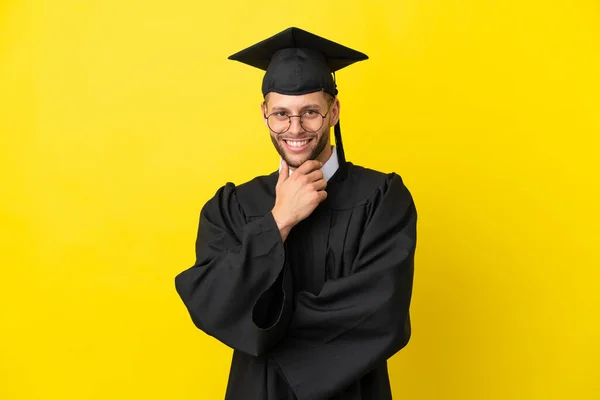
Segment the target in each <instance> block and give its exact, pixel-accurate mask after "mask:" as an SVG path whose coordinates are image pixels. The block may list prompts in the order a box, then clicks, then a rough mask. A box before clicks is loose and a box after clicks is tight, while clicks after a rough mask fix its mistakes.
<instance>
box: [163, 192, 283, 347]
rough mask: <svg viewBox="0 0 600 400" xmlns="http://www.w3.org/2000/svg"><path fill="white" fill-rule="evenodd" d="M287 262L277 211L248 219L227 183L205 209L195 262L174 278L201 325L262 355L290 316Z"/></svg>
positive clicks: (227, 341) (225, 340)
mask: <svg viewBox="0 0 600 400" xmlns="http://www.w3.org/2000/svg"><path fill="white" fill-rule="evenodd" d="M284 261H285V251H284V247H283V242H282V238H281V234H280V233H279V229H278V228H277V224H276V223H275V220H274V218H273V215H272V214H271V213H267V214H266V215H265V216H264V217H261V218H259V219H257V220H254V221H252V222H250V223H246V220H245V217H244V213H243V210H242V208H241V207H240V205H239V203H238V201H237V196H236V192H235V186H234V185H233V184H232V183H228V184H226V185H225V186H223V187H222V188H220V189H219V190H218V191H217V193H216V195H215V196H214V197H213V198H212V199H211V200H209V201H208V202H207V204H206V205H205V206H204V207H203V208H202V211H201V213H200V222H199V226H198V236H197V240H196V262H195V264H194V265H193V266H192V267H191V268H189V269H187V270H185V271H183V272H181V273H180V274H178V275H177V276H176V277H175V287H176V290H177V293H178V294H179V296H180V298H181V299H182V301H183V303H184V304H185V306H186V308H187V310H188V312H189V315H190V317H191V319H192V321H193V323H194V324H195V325H196V327H198V328H199V329H200V330H202V331H204V332H205V333H207V334H208V335H210V336H213V337H215V338H216V339H218V340H219V341H221V342H222V343H224V344H226V345H228V346H229V347H231V348H233V349H235V350H239V351H242V352H244V353H247V354H250V355H253V356H259V355H262V354H264V353H265V352H266V351H267V350H268V349H270V348H272V347H273V346H274V345H275V344H276V343H277V342H278V341H279V340H280V339H281V338H282V337H283V335H284V334H285V330H286V328H287V325H288V323H289V320H290V315H291V296H290V291H289V290H290V288H291V287H290V285H291V281H290V277H289V276H288V275H289V274H287V273H286V269H285V268H284Z"/></svg>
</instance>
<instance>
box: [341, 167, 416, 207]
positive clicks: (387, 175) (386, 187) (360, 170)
mask: <svg viewBox="0 0 600 400" xmlns="http://www.w3.org/2000/svg"><path fill="white" fill-rule="evenodd" d="M346 181H347V182H346V184H345V185H344V186H345V187H347V188H348V195H349V197H351V198H352V199H353V201H354V202H355V203H357V204H361V203H362V204H365V203H373V202H377V200H378V199H380V198H381V197H382V196H385V195H408V196H410V193H409V191H408V188H407V187H406V185H405V184H404V181H403V179H402V177H401V175H400V174H398V173H396V172H383V171H378V170H375V169H372V168H368V167H364V166H361V165H356V164H353V163H348V176H347V178H346Z"/></svg>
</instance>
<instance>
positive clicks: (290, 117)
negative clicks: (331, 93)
mask: <svg viewBox="0 0 600 400" xmlns="http://www.w3.org/2000/svg"><path fill="white" fill-rule="evenodd" d="M334 100H335V98H334V97H333V98H331V100H330V101H329V102H328V103H329V105H328V106H327V112H326V113H325V115H323V114H321V113H320V112H318V111H317V110H313V109H311V110H306V111H305V112H304V114H306V113H307V112H308V111H314V112H316V113H317V114H319V115H320V116H321V126H319V128H318V129H317V130H314V131H309V130H307V129H306V128H304V125H302V117H303V116H304V114H301V115H286V117H288V127H287V129H286V130H284V131H281V132H277V131H274V130H273V129H272V128H271V125H269V117H270V116H271V115H273V114H276V113H278V112H281V111H275V112H272V113H271V114H269V115H265V114H264V113H263V118H264V119H265V120H266V121H267V126H268V127H269V129H270V130H271V132H274V133H276V134H277V135H281V134H283V133H286V132H287V131H289V130H290V128H291V127H292V118H300V126H301V127H302V129H304V130H305V131H306V132H308V133H315V132H318V131H319V129H321V128H322V127H323V122H324V121H325V118H326V117H327V114H329V112H330V111H331V106H332V105H333V103H334V102H335V101H334ZM264 104H265V107H266V105H267V103H266V102H265V103H264Z"/></svg>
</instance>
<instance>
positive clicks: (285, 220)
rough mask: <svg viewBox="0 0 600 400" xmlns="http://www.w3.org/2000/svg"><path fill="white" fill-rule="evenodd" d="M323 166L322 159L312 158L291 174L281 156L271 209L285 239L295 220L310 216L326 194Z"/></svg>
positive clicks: (296, 221)
mask: <svg viewBox="0 0 600 400" xmlns="http://www.w3.org/2000/svg"><path fill="white" fill-rule="evenodd" d="M322 166H323V163H321V162H319V161H315V160H309V161H306V162H304V163H303V164H302V165H301V166H300V167H299V168H298V169H296V170H295V171H294V173H293V174H292V176H290V175H289V167H288V165H287V163H286V162H285V161H283V160H282V166H281V172H280V173H279V180H278V181H277V186H276V187H275V192H276V199H275V206H274V207H273V210H272V213H273V217H274V218H275V222H276V223H277V226H278V227H279V231H280V232H281V237H282V238H283V241H285V239H286V238H287V235H288V234H289V232H290V230H291V229H292V228H293V227H294V226H295V225H296V224H298V223H299V222H300V221H302V220H303V219H305V218H307V217H308V216H309V215H310V214H311V213H312V212H313V211H314V210H315V208H317V206H318V205H319V204H320V203H321V202H322V201H323V200H325V199H326V198H327V192H326V191H325V188H326V187H327V181H325V179H323V172H322V171H321V170H320V168H321V167H322Z"/></svg>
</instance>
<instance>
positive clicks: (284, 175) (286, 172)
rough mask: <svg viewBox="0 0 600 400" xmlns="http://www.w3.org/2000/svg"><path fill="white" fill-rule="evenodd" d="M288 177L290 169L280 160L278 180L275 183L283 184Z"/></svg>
mask: <svg viewBox="0 0 600 400" xmlns="http://www.w3.org/2000/svg"><path fill="white" fill-rule="evenodd" d="M289 176H290V168H289V167H288V165H287V163H286V162H285V160H281V171H279V179H278V180H277V183H281V182H284V181H285V180H286V179H287V178H288V177H289Z"/></svg>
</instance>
